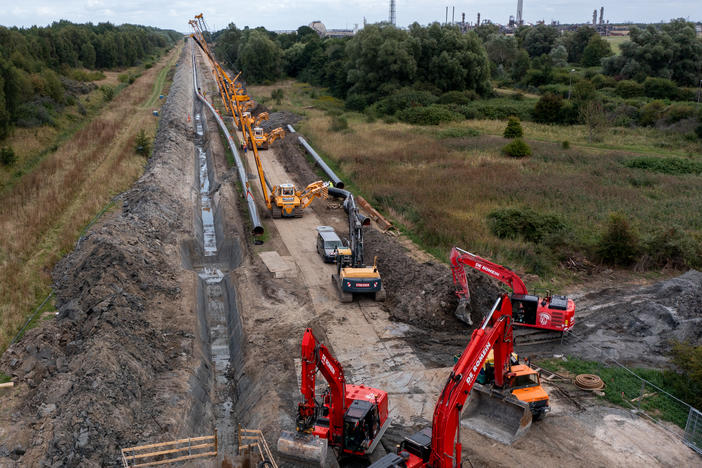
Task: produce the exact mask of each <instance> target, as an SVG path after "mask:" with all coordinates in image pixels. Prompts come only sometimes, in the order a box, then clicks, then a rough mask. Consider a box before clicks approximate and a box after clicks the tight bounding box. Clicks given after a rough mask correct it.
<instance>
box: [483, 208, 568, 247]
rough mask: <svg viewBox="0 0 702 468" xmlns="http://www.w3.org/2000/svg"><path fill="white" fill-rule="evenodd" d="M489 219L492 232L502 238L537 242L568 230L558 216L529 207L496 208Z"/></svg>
mask: <svg viewBox="0 0 702 468" xmlns="http://www.w3.org/2000/svg"><path fill="white" fill-rule="evenodd" d="M487 221H488V227H489V228H490V232H492V233H493V234H494V235H495V236H497V237H499V238H500V239H516V238H518V237H521V238H523V239H524V240H526V241H529V242H534V243H537V244H538V243H540V242H542V241H544V240H545V239H546V238H548V237H549V236H551V235H553V234H556V233H559V232H563V231H565V230H566V225H565V224H564V223H563V222H562V221H561V220H560V219H559V218H558V217H557V216H554V215H549V214H544V213H537V212H536V211H534V210H531V209H529V208H525V209H517V208H504V209H500V210H495V211H493V212H491V213H490V214H488V216H487Z"/></svg>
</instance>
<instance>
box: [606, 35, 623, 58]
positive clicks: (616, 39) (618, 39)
mask: <svg viewBox="0 0 702 468" xmlns="http://www.w3.org/2000/svg"><path fill="white" fill-rule="evenodd" d="M605 39H606V40H607V42H609V44H610V45H611V46H612V52H614V54H615V55H619V54H620V53H621V52H622V50H621V48H620V47H619V46H621V45H622V43H623V42H626V41H628V40H629V36H606V37H605Z"/></svg>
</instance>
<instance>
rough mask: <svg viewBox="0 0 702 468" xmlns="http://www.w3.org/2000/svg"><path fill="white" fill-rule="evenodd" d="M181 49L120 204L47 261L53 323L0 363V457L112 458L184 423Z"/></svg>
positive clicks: (189, 347)
mask: <svg viewBox="0 0 702 468" xmlns="http://www.w3.org/2000/svg"><path fill="white" fill-rule="evenodd" d="M186 50H187V49H186ZM183 57H184V56H181V60H180V64H181V66H180V67H179V68H178V72H177V73H176V78H175V80H174V83H173V86H172V88H171V93H170V95H169V98H168V100H167V102H166V104H165V106H164V109H163V112H162V117H161V122H160V127H159V133H158V136H157V139H156V141H155V144H154V155H153V157H152V158H151V160H150V161H149V165H148V168H147V171H146V173H145V174H144V175H143V176H142V178H141V179H140V180H139V181H138V182H137V183H136V184H135V186H134V188H132V189H131V190H129V191H128V192H126V193H125V194H124V195H123V196H122V197H121V202H122V206H121V211H120V212H117V213H114V214H112V215H109V217H108V218H107V219H106V220H105V221H103V222H100V223H98V224H97V225H96V227H94V228H93V229H92V230H91V231H90V232H89V233H88V235H87V236H86V237H85V238H84V239H83V240H82V241H81V242H80V244H79V246H78V247H77V248H76V250H75V251H73V252H72V253H70V254H69V255H67V256H66V257H65V258H64V259H63V260H61V261H60V262H59V264H58V265H57V266H56V268H55V269H54V272H53V278H54V282H55V285H54V293H55V297H56V306H57V308H58V316H57V318H56V320H47V321H44V322H42V324H41V325H40V326H38V327H36V328H34V329H32V330H30V331H29V332H28V333H27V334H26V335H25V336H24V337H23V338H22V340H20V341H19V342H18V343H16V344H15V345H13V346H12V347H10V348H9V349H8V351H7V352H6V353H5V354H4V355H3V356H2V359H1V360H0V369H1V370H2V371H3V372H5V373H7V374H10V375H12V376H13V378H14V380H15V382H16V383H17V385H18V388H17V391H16V392H13V393H12V394H11V395H9V396H7V395H6V396H3V404H2V408H0V427H2V428H3V429H4V431H2V432H3V437H2V439H0V465H3V466H4V464H5V463H6V462H7V463H12V461H11V460H15V461H18V462H19V463H21V464H22V465H24V466H113V465H115V464H116V463H117V460H118V454H119V448H120V447H125V446H130V445H135V444H137V443H140V442H142V441H144V440H149V439H150V438H154V439H156V438H157V439H159V440H168V439H175V438H178V436H180V434H181V432H183V431H188V429H189V428H188V422H189V421H190V418H191V417H193V405H195V404H197V403H192V402H191V399H195V398H197V396H194V395H193V394H198V392H197V391H196V390H195V387H194V386H192V385H188V383H189V380H191V378H192V380H197V377H196V376H193V375H192V374H193V372H192V371H189V369H193V368H194V367H196V366H195V364H194V363H195V362H196V361H195V360H194V359H193V350H194V349H196V348H197V346H196V344H195V341H196V340H195V339H194V337H193V335H192V334H191V333H190V332H191V331H192V329H193V323H192V321H193V319H192V315H191V314H190V311H189V310H188V309H187V308H182V307H180V306H181V303H182V302H184V301H185V299H184V297H185V296H186V295H187V289H186V290H185V291H184V290H183V288H190V287H191V284H190V283H192V281H189V280H187V278H186V277H185V276H183V271H182V267H181V265H180V260H179V255H178V250H177V245H178V240H179V238H180V237H181V236H184V235H187V236H191V235H192V233H191V232H190V231H186V228H185V227H184V226H190V224H191V222H190V221H191V218H192V209H191V208H190V207H189V205H190V204H189V195H190V191H191V190H192V188H191V187H187V186H185V187H183V182H182V181H183V178H184V173H185V174H186V177H187V175H188V174H189V173H190V174H191V178H192V172H193V170H194V168H193V165H192V162H191V161H192V155H193V154H194V147H193V145H192V142H191V141H189V139H188V137H186V136H185V135H186V133H185V132H184V131H183V128H182V127H183V125H184V124H183V122H182V121H183V117H182V116H183V115H184V113H183V112H182V109H183V108H191V107H192V92H191V86H192V85H191V84H190V81H189V80H188V79H187V78H188V77H189V74H190V67H189V66H187V65H188V64H189V60H183ZM185 57H187V56H185ZM174 187H176V188H174ZM187 302H188V303H191V302H192V300H187ZM181 309H185V310H181ZM200 390H201V392H203V391H204V390H203V389H200ZM191 393H193V394H191ZM200 396H202V394H200ZM188 435H190V434H188ZM5 457H9V458H10V459H8V458H5Z"/></svg>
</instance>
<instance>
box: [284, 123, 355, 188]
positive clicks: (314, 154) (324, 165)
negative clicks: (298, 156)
mask: <svg viewBox="0 0 702 468" xmlns="http://www.w3.org/2000/svg"><path fill="white" fill-rule="evenodd" d="M288 129H290V130H291V133H294V132H295V129H293V128H292V125H288ZM297 139H298V140H300V144H301V145H302V146H304V147H305V149H306V150H307V151H308V152H309V153H310V154H311V155H312V157H313V158H314V160H315V161H317V164H319V167H321V168H322V170H323V171H324V173H325V174H326V175H328V176H329V178H330V179H331V180H332V182H334V186H335V187H338V188H340V189H342V188H344V182H343V181H342V180H341V179H339V177H338V176H337V175H336V174H335V173H334V171H332V170H331V168H330V167H329V166H327V163H325V162H324V161H323V160H322V158H321V157H320V156H319V155H318V154H317V152H316V151H315V150H314V149H312V147H311V146H310V144H309V143H307V141H306V140H305V139H304V138H302V137H301V136H298V137H297ZM339 196H341V195H339Z"/></svg>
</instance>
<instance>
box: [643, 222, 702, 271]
mask: <svg viewBox="0 0 702 468" xmlns="http://www.w3.org/2000/svg"><path fill="white" fill-rule="evenodd" d="M645 248H646V253H647V255H648V259H649V260H650V261H651V263H652V265H651V266H655V267H665V266H669V267H673V268H695V267H697V266H698V265H700V263H701V260H702V259H701V258H700V254H702V251H701V249H700V247H699V245H698V243H697V242H695V241H694V240H693V239H692V238H691V237H690V236H689V235H688V234H687V233H686V232H685V231H683V230H681V229H680V228H678V227H676V226H672V227H669V228H664V229H662V230H660V231H658V232H656V233H655V234H654V235H653V236H652V237H651V238H650V239H648V241H647V242H646V245H645Z"/></svg>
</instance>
